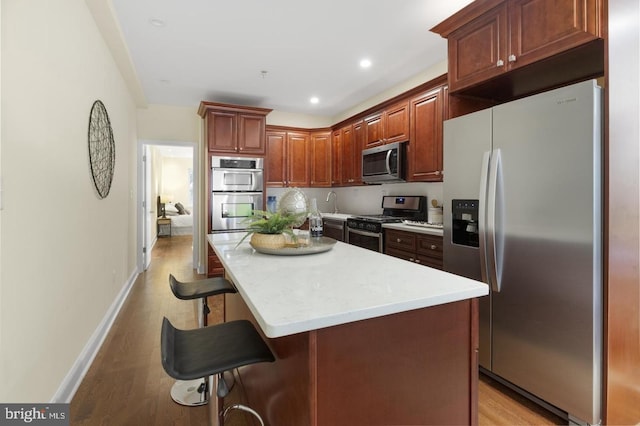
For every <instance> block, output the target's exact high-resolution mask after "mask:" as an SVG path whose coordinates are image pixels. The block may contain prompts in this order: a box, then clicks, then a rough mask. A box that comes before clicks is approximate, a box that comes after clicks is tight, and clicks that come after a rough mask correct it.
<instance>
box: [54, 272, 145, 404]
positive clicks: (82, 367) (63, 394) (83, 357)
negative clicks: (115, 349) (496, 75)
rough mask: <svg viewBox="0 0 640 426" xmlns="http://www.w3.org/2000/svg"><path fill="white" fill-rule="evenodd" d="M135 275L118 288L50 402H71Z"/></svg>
mask: <svg viewBox="0 0 640 426" xmlns="http://www.w3.org/2000/svg"><path fill="white" fill-rule="evenodd" d="M137 277H138V272H137V271H134V272H133V273H132V274H131V275H130V276H129V280H128V281H127V283H126V285H125V286H124V287H122V290H120V293H118V295H117V296H116V298H115V300H114V301H113V303H112V304H111V306H110V307H109V310H108V311H107V313H106V314H105V316H104V318H103V319H102V321H101V322H100V324H99V325H98V327H97V328H96V330H95V331H94V332H93V335H92V336H91V338H89V341H88V342H87V344H86V345H85V347H84V349H83V350H82V352H81V353H80V355H79V356H78V358H77V359H76V362H75V363H74V364H73V366H72V367H71V370H69V372H68V373H67V375H66V376H65V378H64V379H63V380H62V383H60V386H59V387H58V390H57V391H56V393H55V394H54V395H53V397H52V398H51V401H50V402H51V403H66V404H68V403H70V402H71V399H72V398H73V396H74V395H75V393H76V391H77V390H78V387H79V386H80V383H82V379H84V376H85V375H86V374H87V371H89V367H91V363H93V360H94V359H95V357H96V355H97V354H98V351H99V350H100V347H101V346H102V343H103V342H104V339H105V338H106V337H107V334H109V330H111V326H112V325H113V322H114V321H115V319H116V317H117V316H118V313H119V312H120V308H122V304H123V303H124V301H125V300H127V296H128V295H129V292H130V291H131V288H132V287H133V283H135V281H136V278H137Z"/></svg>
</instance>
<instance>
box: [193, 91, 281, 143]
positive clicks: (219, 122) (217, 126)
mask: <svg viewBox="0 0 640 426" xmlns="http://www.w3.org/2000/svg"><path fill="white" fill-rule="evenodd" d="M269 112H271V110H270V109H264V108H253V107H244V106H237V105H227V104H218V103H213V102H204V101H203V102H200V108H199V109H198V114H199V115H200V116H201V117H202V118H203V119H204V129H205V135H206V139H207V146H208V149H209V152H213V153H220V154H240V155H260V156H262V155H264V154H265V152H266V149H265V131H266V116H267V114H268V113H269Z"/></svg>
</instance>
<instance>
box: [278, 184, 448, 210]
mask: <svg viewBox="0 0 640 426" xmlns="http://www.w3.org/2000/svg"><path fill="white" fill-rule="evenodd" d="M299 189H300V190H302V191H304V193H305V194H307V197H308V198H309V200H311V199H312V198H316V200H317V202H318V208H319V209H320V211H322V212H333V197H331V199H330V200H329V202H326V199H327V195H328V194H329V191H335V193H336V194H337V195H338V211H339V212H340V213H351V214H379V213H382V207H381V202H382V196H383V195H426V196H427V202H428V204H429V205H431V200H432V199H434V198H435V199H436V200H438V205H442V183H441V182H436V183H425V182H419V183H390V184H382V185H364V186H350V187H340V188H299ZM287 190H289V188H267V193H266V195H275V196H276V198H277V199H280V196H282V194H284V193H285V192H286V191H287Z"/></svg>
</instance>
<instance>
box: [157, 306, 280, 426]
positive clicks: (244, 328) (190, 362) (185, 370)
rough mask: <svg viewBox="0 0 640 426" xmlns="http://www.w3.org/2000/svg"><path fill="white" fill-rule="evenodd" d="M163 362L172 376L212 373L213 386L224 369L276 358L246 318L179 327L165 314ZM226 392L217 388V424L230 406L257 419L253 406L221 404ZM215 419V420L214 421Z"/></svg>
mask: <svg viewBox="0 0 640 426" xmlns="http://www.w3.org/2000/svg"><path fill="white" fill-rule="evenodd" d="M161 350H162V366H163V367H164V370H165V371H166V372H167V374H168V375H169V376H171V377H173V378H174V379H179V380H191V379H197V378H200V377H205V376H211V377H212V378H213V381H214V383H213V385H212V389H219V387H218V380H219V379H220V376H221V375H222V374H223V373H224V372H225V371H230V370H233V369H234V368H238V367H242V366H245V365H249V364H255V363H259V362H273V361H275V358H274V356H273V353H271V350H269V347H268V346H267V344H266V343H265V342H264V341H263V340H262V337H260V334H258V331H257V330H256V329H255V327H254V326H253V324H252V323H251V322H249V321H246V320H237V321H230V322H224V323H222V324H217V325H212V326H210V327H205V328H196V329H193V330H179V329H177V328H175V327H174V326H173V325H172V324H171V322H169V320H168V319H167V318H164V319H163V321H162V334H161ZM225 396H226V393H225V392H224V391H223V392H216V397H217V401H218V409H217V413H218V414H217V421H218V423H217V424H218V425H220V426H223V425H224V419H225V416H226V415H227V413H228V412H229V411H230V410H234V409H238V410H243V411H247V412H249V413H251V414H253V415H254V416H256V417H257V419H258V420H259V421H260V424H261V425H263V426H264V422H263V421H262V418H261V417H260V415H259V414H258V413H257V412H256V411H255V410H253V409H251V408H249V407H247V406H245V405H242V404H234V405H230V406H229V407H227V408H224V397H225ZM215 424H216V423H215V422H214V425H215Z"/></svg>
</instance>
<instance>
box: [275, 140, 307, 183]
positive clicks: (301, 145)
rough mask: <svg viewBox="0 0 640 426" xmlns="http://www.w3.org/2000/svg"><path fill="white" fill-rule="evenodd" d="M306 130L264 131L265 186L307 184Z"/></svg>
mask: <svg viewBox="0 0 640 426" xmlns="http://www.w3.org/2000/svg"><path fill="white" fill-rule="evenodd" d="M309 139H310V135H309V133H308V132H300V131H285V130H269V131H267V133H266V141H267V142H266V145H267V154H266V181H265V182H266V183H265V184H266V186H269V187H288V186H291V187H293V186H299V187H306V186H309Z"/></svg>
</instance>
